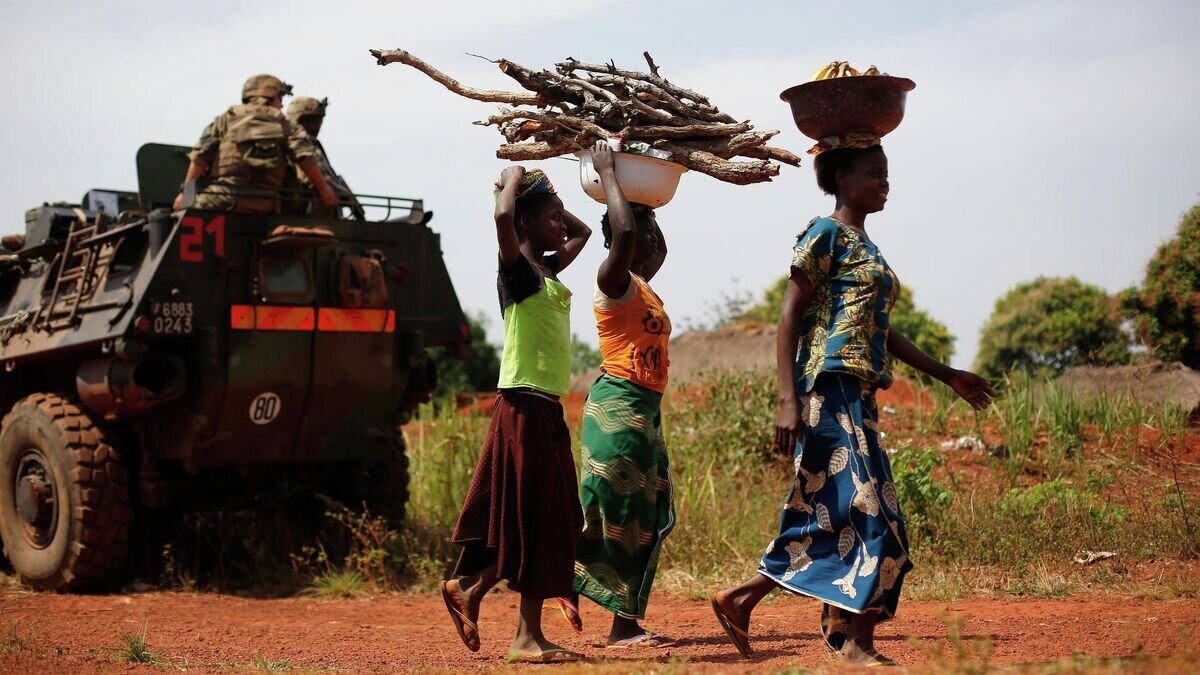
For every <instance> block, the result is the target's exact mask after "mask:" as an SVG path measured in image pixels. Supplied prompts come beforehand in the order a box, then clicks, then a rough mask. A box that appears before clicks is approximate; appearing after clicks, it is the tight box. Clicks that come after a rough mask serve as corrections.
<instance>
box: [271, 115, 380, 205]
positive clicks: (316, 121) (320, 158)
mask: <svg viewBox="0 0 1200 675" xmlns="http://www.w3.org/2000/svg"><path fill="white" fill-rule="evenodd" d="M328 105H329V99H327V98H323V99H321V100H319V101H318V100H317V99H315V98H310V97H308V96H297V97H296V98H293V99H292V102H291V103H290V104H288V109H287V118H288V121H289V122H291V123H292V125H293V126H298V127H302V128H303V129H304V131H306V132H308V135H309V137H310V138H312V143H313V146H314V147H315V148H316V159H317V163H318V164H319V165H320V167H321V175H323V176H324V177H325V182H327V183H329V187H330V188H331V189H332V190H333V192H334V194H336V195H337V196H338V198H340V199H341V200H342V202H343V203H347V204H349V206H350V212H351V213H353V214H354V217H355V218H357V219H359V220H365V219H366V216H365V214H364V213H363V209H362V205H360V204H359V203H358V200H357V199H355V197H354V192H352V191H351V190H350V186H349V185H347V184H346V181H345V179H343V178H342V177H341V176H339V175H338V173H337V172H336V171H334V170H333V165H331V164H330V163H329V155H328V154H326V152H325V146H324V145H322V144H321V141H320V140H318V139H317V135H318V134H320V133H321V124H322V123H323V122H324V121H325V108H326V107H327V106H328ZM294 173H295V176H296V179H297V180H298V181H299V184H300V188H301V189H302V190H306V191H311V190H312V189H313V186H312V182H311V181H309V180H308V176H306V175H305V174H304V172H303V171H300V170H296V171H295V172H294ZM313 206H314V208H313V209H312V211H311V215H328V213H327V212H328V211H330V210H329V209H327V208H326V209H321V208H319V207H317V206H316V205H313Z"/></svg>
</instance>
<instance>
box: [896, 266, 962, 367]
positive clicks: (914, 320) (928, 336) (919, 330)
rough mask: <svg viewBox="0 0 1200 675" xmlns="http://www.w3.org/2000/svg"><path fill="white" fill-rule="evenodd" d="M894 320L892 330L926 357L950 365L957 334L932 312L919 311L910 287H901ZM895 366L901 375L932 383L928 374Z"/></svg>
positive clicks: (901, 365)
mask: <svg viewBox="0 0 1200 675" xmlns="http://www.w3.org/2000/svg"><path fill="white" fill-rule="evenodd" d="M890 318H891V325H892V328H894V329H896V330H898V331H900V332H901V333H902V334H903V335H904V337H906V338H908V339H909V341H910V342H912V343H913V344H914V345H916V346H917V348H918V349H920V350H921V351H923V352H925V353H926V354H928V355H930V356H932V357H933V358H935V359H937V360H938V361H941V362H942V363H949V362H950V357H951V356H954V335H953V334H951V333H950V329H949V328H946V324H944V323H942V322H940V321H938V320H937V319H935V318H933V317H932V316H930V315H929V313H927V312H925V311H924V310H920V309H917V306H916V304H915V303H914V302H913V295H912V292H911V291H909V290H908V287H907V286H901V287H900V297H899V298H897V299H896V306H895V307H893V308H892V313H891V317H890ZM893 365H894V370H895V373H896V374H897V375H901V376H904V377H908V378H913V379H918V380H921V381H922V382H929V376H928V375H925V374H924V373H918V372H917V371H915V370H913V369H912V368H910V367H908V366H907V365H905V364H903V363H900V362H899V361H894V362H893Z"/></svg>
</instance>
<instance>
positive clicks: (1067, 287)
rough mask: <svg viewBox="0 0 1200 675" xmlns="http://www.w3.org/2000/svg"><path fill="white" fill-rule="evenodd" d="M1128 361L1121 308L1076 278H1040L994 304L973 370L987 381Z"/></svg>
mask: <svg viewBox="0 0 1200 675" xmlns="http://www.w3.org/2000/svg"><path fill="white" fill-rule="evenodd" d="M1128 360H1129V341H1128V339H1127V338H1126V334H1125V333H1124V332H1123V331H1122V330H1121V320H1120V316H1119V313H1118V311H1117V305H1116V303H1115V302H1114V301H1113V299H1112V298H1110V297H1109V295H1108V293H1106V292H1105V291H1104V289H1102V288H1099V287H1097V286H1093V285H1091V284H1086V283H1084V282H1082V281H1080V280H1079V279H1076V278H1075V277H1069V278H1066V279H1063V278H1058V277H1038V278H1037V279H1034V280H1033V281H1028V282H1025V283H1021V284H1017V285H1016V286H1015V287H1013V288H1012V289H1011V290H1010V291H1009V292H1008V293H1007V294H1005V296H1004V297H1002V298H1000V299H999V300H997V301H996V308H995V309H994V310H993V311H992V316H991V318H990V319H988V322H987V324H986V325H984V327H983V333H982V334H981V335H980V338H979V356H978V357H977V359H976V365H975V368H976V369H977V370H978V371H980V374H982V375H983V376H984V377H989V378H998V377H1001V376H1003V375H1004V374H1005V373H1007V372H1008V371H1010V370H1013V369H1020V370H1025V371H1027V372H1031V373H1045V374H1051V375H1057V374H1060V373H1062V372H1063V371H1064V370H1066V369H1067V368H1070V367H1072V366H1079V365H1114V364H1118V363H1125V362H1126V361H1128Z"/></svg>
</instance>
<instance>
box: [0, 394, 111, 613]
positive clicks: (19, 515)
mask: <svg viewBox="0 0 1200 675" xmlns="http://www.w3.org/2000/svg"><path fill="white" fill-rule="evenodd" d="M131 521H132V511H131V509H130V507H129V474H128V472H127V471H126V469H125V467H124V466H122V464H121V461H120V457H119V456H118V454H117V449H116V448H115V447H113V446H111V445H109V444H108V442H107V441H106V439H105V435H104V432H103V431H102V430H101V429H100V428H99V427H97V426H96V424H95V423H94V422H93V421H92V419H91V417H90V416H89V415H88V414H87V413H86V412H84V411H83V410H82V409H80V407H79V406H78V405H76V403H75V401H74V400H73V399H70V398H67V397H64V396H60V395H57V394H33V395H31V396H28V397H26V398H24V399H22V400H20V401H18V402H17V403H16V405H14V406H13V407H12V410H11V411H9V413H8V415H6V416H5V417H4V421H3V425H2V426H0V538H2V539H3V540H4V553H5V555H6V556H7V558H8V560H9V562H11V563H12V566H13V569H14V570H15V571H16V573H17V574H19V575H20V577H21V580H22V581H24V582H25V583H26V584H28V585H30V586H33V587H35V588H40V589H50V590H56V591H76V590H87V589H93V588H98V587H100V586H102V585H103V584H104V583H105V582H106V581H110V580H112V579H113V578H115V573H116V572H117V571H118V570H119V569H120V567H121V565H122V564H123V563H124V561H125V556H126V554H127V553H128V549H129V525H130V522H131Z"/></svg>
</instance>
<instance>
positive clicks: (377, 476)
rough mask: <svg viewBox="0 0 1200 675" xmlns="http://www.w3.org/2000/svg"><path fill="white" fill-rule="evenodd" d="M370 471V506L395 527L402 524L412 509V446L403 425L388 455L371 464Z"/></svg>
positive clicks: (368, 467)
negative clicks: (409, 471)
mask: <svg viewBox="0 0 1200 675" xmlns="http://www.w3.org/2000/svg"><path fill="white" fill-rule="evenodd" d="M367 473H368V476H369V479H370V483H369V487H368V489H367V495H366V502H367V508H368V509H370V511H371V513H372V514H373V515H377V516H383V517H384V518H387V519H388V522H390V523H391V525H392V526H393V527H399V526H400V524H401V523H403V522H404V516H405V511H406V510H407V508H408V446H407V444H406V443H405V440H404V432H403V431H402V430H401V428H400V426H399V425H397V426H396V433H395V435H394V436H393V441H392V443H391V448H390V450H389V452H388V456H385V457H382V458H380V459H377V460H375V461H374V462H372V463H370V464H369V465H368V466H367Z"/></svg>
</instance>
